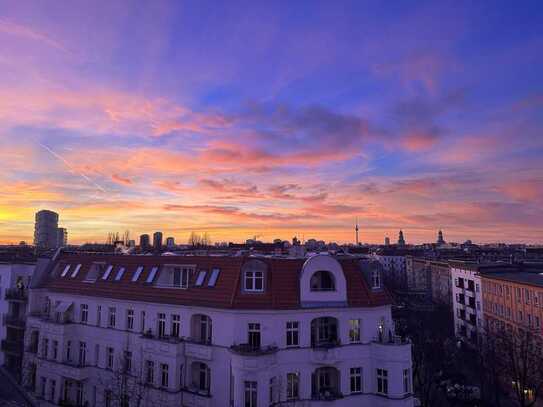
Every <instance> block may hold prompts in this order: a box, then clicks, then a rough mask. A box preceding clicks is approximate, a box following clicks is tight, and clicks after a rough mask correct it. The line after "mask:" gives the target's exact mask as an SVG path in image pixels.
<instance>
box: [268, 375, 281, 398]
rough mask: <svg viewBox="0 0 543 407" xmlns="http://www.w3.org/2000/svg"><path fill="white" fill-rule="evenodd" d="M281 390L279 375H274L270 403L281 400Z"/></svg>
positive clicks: (271, 383)
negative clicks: (278, 380)
mask: <svg viewBox="0 0 543 407" xmlns="http://www.w3.org/2000/svg"><path fill="white" fill-rule="evenodd" d="M279 392H280V389H279V387H278V382H277V376H273V377H271V378H270V405H273V404H275V403H278V402H279V397H280V394H279Z"/></svg>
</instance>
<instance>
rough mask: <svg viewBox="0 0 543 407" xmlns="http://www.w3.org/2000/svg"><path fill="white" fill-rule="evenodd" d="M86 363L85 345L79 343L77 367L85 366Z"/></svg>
mask: <svg viewBox="0 0 543 407" xmlns="http://www.w3.org/2000/svg"><path fill="white" fill-rule="evenodd" d="M86 363H87V344H86V343H85V342H79V366H85V364H86Z"/></svg>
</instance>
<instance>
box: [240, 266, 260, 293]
mask: <svg viewBox="0 0 543 407" xmlns="http://www.w3.org/2000/svg"><path fill="white" fill-rule="evenodd" d="M244 281H245V291H255V292H261V291H264V272H263V271H254V270H249V271H246V272H245V277H244Z"/></svg>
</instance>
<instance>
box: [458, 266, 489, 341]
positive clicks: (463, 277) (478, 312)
mask: <svg viewBox="0 0 543 407" xmlns="http://www.w3.org/2000/svg"><path fill="white" fill-rule="evenodd" d="M451 279H452V297H453V298H452V302H453V311H454V332H455V335H456V336H457V337H459V338H461V339H463V340H467V341H471V342H476V341H477V338H478V334H481V333H482V330H483V327H484V314H483V292H482V288H481V287H482V286H481V278H480V276H479V273H478V272H477V271H474V270H472V269H470V268H467V267H466V268H462V267H461V266H459V265H451Z"/></svg>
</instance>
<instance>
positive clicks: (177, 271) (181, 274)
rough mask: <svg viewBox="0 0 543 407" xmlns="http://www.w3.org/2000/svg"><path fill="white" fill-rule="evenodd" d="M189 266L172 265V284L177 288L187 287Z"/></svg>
mask: <svg viewBox="0 0 543 407" xmlns="http://www.w3.org/2000/svg"><path fill="white" fill-rule="evenodd" d="M189 277H190V268H187V267H174V269H173V286H174V287H177V288H189Z"/></svg>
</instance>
